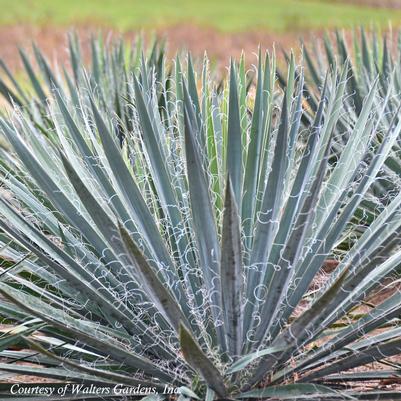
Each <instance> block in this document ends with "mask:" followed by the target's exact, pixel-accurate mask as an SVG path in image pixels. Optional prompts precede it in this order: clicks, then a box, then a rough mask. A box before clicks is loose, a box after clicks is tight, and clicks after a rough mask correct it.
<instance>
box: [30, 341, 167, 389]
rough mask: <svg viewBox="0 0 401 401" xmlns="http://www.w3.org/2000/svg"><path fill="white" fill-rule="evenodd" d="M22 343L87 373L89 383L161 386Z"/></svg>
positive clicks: (32, 342) (160, 386) (35, 343)
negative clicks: (80, 363)
mask: <svg viewBox="0 0 401 401" xmlns="http://www.w3.org/2000/svg"><path fill="white" fill-rule="evenodd" d="M24 341H26V342H27V343H28V344H29V345H30V346H31V347H32V348H33V349H34V350H37V351H39V352H40V353H41V354H43V355H46V356H48V357H49V358H51V359H54V360H56V361H58V362H61V363H62V364H65V365H66V366H68V367H70V368H73V369H74V368H75V369H79V370H82V371H83V372H85V373H87V374H88V376H87V378H86V379H87V380H88V381H91V382H97V381H101V382H103V383H108V382H109V383H113V382H116V381H119V382H120V383H123V384H126V385H130V386H132V385H138V384H141V385H144V386H149V387H153V386H155V387H156V389H159V390H160V389H161V388H162V385H161V384H160V383H155V382H150V381H148V382H147V381H142V380H137V379H135V378H132V377H129V376H126V375H122V374H119V373H113V372H108V371H105V370H101V369H95V368H91V367H88V366H82V365H79V364H78V363H75V362H72V361H71V360H68V359H65V358H61V357H59V356H57V355H55V354H54V353H52V352H49V351H48V350H46V349H45V348H43V347H42V346H41V345H40V344H38V343H37V342H36V341H32V340H30V339H29V338H27V337H25V338H24ZM66 372H67V370H66ZM66 378H73V376H72V377H71V376H69V375H68V374H66Z"/></svg>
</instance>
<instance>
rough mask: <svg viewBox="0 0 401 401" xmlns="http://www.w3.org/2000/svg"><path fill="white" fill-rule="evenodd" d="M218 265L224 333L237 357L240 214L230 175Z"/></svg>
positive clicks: (239, 337) (240, 312) (239, 339)
mask: <svg viewBox="0 0 401 401" xmlns="http://www.w3.org/2000/svg"><path fill="white" fill-rule="evenodd" d="M220 269H221V273H220V274H221V295H222V307H223V310H224V318H225V334H226V337H227V344H228V349H229V352H230V354H231V356H234V357H237V356H238V355H240V354H241V347H242V341H243V335H242V325H243V306H242V305H241V297H242V296H243V290H244V288H243V287H244V283H243V282H244V278H243V269H242V252H241V231H240V217H239V214H238V207H237V205H236V203H235V194H234V190H233V188H232V186H231V180H230V177H228V178H227V184H226V196H225V201H224V215H223V228H222V239H221V263H220Z"/></svg>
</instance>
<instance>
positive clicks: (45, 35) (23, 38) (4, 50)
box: [0, 24, 321, 71]
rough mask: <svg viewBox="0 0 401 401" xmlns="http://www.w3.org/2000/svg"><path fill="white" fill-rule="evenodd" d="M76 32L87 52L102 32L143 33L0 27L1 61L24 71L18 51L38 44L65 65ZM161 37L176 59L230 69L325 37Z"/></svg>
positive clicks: (181, 28) (210, 33) (189, 28)
mask: <svg viewBox="0 0 401 401" xmlns="http://www.w3.org/2000/svg"><path fill="white" fill-rule="evenodd" d="M71 31H76V32H77V33H78V34H79V37H80V38H81V41H82V46H83V48H84V49H85V48H87V47H88V44H89V40H90V37H91V36H93V35H94V33H95V34H96V32H99V33H100V34H101V35H102V36H103V37H104V38H106V40H111V39H112V38H113V37H118V36H123V37H125V38H127V39H128V40H132V39H135V37H136V36H138V35H139V34H140V32H139V31H131V32H126V33H124V34H120V33H118V32H115V31H112V30H110V29H106V28H99V27H97V26H91V25H85V26H83V25H78V26H74V27H70V28H63V27H56V26H42V27H37V26H33V25H9V26H2V27H0V58H1V59H3V60H4V61H5V62H6V64H7V65H8V66H9V67H10V68H11V69H12V70H14V71H15V70H18V69H20V68H21V62H20V59H19V56H18V49H17V47H18V46H19V47H22V48H24V49H30V47H31V45H32V43H33V42H34V43H36V44H37V45H38V46H39V47H40V49H42V50H43V51H44V52H45V54H46V55H47V56H48V57H49V58H50V60H52V61H54V60H56V59H57V61H59V62H62V61H63V60H65V58H66V56H67V46H66V44H67V41H66V39H67V34H68V32H71ZM155 33H156V35H157V37H160V38H165V39H167V43H168V50H169V54H170V55H171V56H173V55H174V54H175V53H176V51H177V50H178V49H187V50H190V51H191V52H192V53H193V55H194V56H195V57H197V56H198V57H202V56H203V54H204V53H205V51H206V52H207V54H208V56H209V58H210V59H211V60H212V61H217V62H220V63H222V64H223V65H227V62H228V60H229V58H230V57H236V58H238V57H239V56H240V55H241V52H242V51H244V52H245V53H246V54H247V58H248V62H250V63H252V62H254V61H255V60H256V58H255V57H254V54H255V53H256V52H257V50H258V46H259V45H260V46H261V48H262V50H264V49H270V50H271V49H272V48H273V46H274V45H275V47H276V49H277V51H279V50H280V49H281V47H285V48H286V49H289V48H291V47H297V46H298V39H299V37H300V36H305V37H307V38H308V37H311V36H312V37H313V36H316V35H317V36H321V34H320V33H319V32H314V33H311V32H291V33H285V34H274V33H269V32H264V31H249V32H240V33H225V32H220V31H218V30H216V29H213V28H205V27H200V26H196V25H190V24H179V25H175V26H170V27H165V28H159V29H158V30H156V32H155ZM152 35H153V34H152V33H150V32H145V33H144V36H145V38H146V39H148V40H150V37H151V36H152Z"/></svg>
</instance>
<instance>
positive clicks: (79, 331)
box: [0, 283, 171, 381]
mask: <svg viewBox="0 0 401 401" xmlns="http://www.w3.org/2000/svg"><path fill="white" fill-rule="evenodd" d="M0 293H1V294H2V295H3V296H4V297H6V298H7V299H9V300H11V301H12V302H14V303H15V304H16V305H17V306H18V307H19V308H21V309H22V310H25V311H27V312H28V313H30V314H32V315H34V316H37V317H39V318H40V319H42V320H43V321H45V322H47V323H49V324H52V325H53V326H55V327H57V328H59V329H61V330H65V331H66V332H67V333H70V334H73V335H74V336H75V338H76V339H77V340H80V341H83V342H84V343H87V344H89V345H91V346H93V347H95V348H97V349H99V350H100V349H103V350H104V352H103V354H106V355H111V356H112V357H113V358H115V359H116V360H117V361H120V362H123V363H125V364H127V366H131V367H132V368H135V369H140V370H142V371H143V372H145V373H148V374H152V373H153V374H157V373H158V374H160V375H161V376H160V377H161V378H162V377H164V379H165V380H167V381H168V380H171V376H170V375H169V374H168V373H166V372H163V371H161V370H160V368H159V367H157V366H156V365H154V364H153V363H152V362H151V361H150V360H148V359H146V358H144V357H141V356H138V355H135V354H134V353H133V352H132V351H129V350H128V349H124V348H123V347H122V346H121V345H120V344H118V343H117V341H114V340H113V339H112V337H110V336H109V335H105V334H103V333H101V332H100V330H98V331H97V332H96V333H95V332H93V327H91V326H88V325H87V324H86V322H85V321H83V320H78V319H75V318H72V317H70V316H68V315H66V314H65V313H64V312H63V311H62V310H58V309H55V308H53V307H52V306H50V305H47V304H46V303H45V302H42V301H39V300H38V299H36V298H35V297H33V296H31V295H28V294H24V293H22V292H20V291H18V290H15V289H12V288H11V287H10V286H8V285H5V284H3V283H0Z"/></svg>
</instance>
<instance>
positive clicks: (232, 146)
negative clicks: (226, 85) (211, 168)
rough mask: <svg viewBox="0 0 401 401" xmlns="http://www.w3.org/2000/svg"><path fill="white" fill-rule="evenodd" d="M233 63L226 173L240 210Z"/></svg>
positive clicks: (239, 137)
mask: <svg viewBox="0 0 401 401" xmlns="http://www.w3.org/2000/svg"><path fill="white" fill-rule="evenodd" d="M236 75H237V72H236V69H235V66H234V62H233V61H232V62H231V66H230V90H229V93H230V95H229V100H228V102H229V106H228V132H227V173H228V175H229V176H230V179H231V182H232V187H233V192H234V195H235V202H236V203H237V205H238V207H239V208H241V204H242V199H241V192H242V170H243V167H242V148H243V146H244V144H242V132H241V120H240V109H239V100H238V84H237V80H236Z"/></svg>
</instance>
